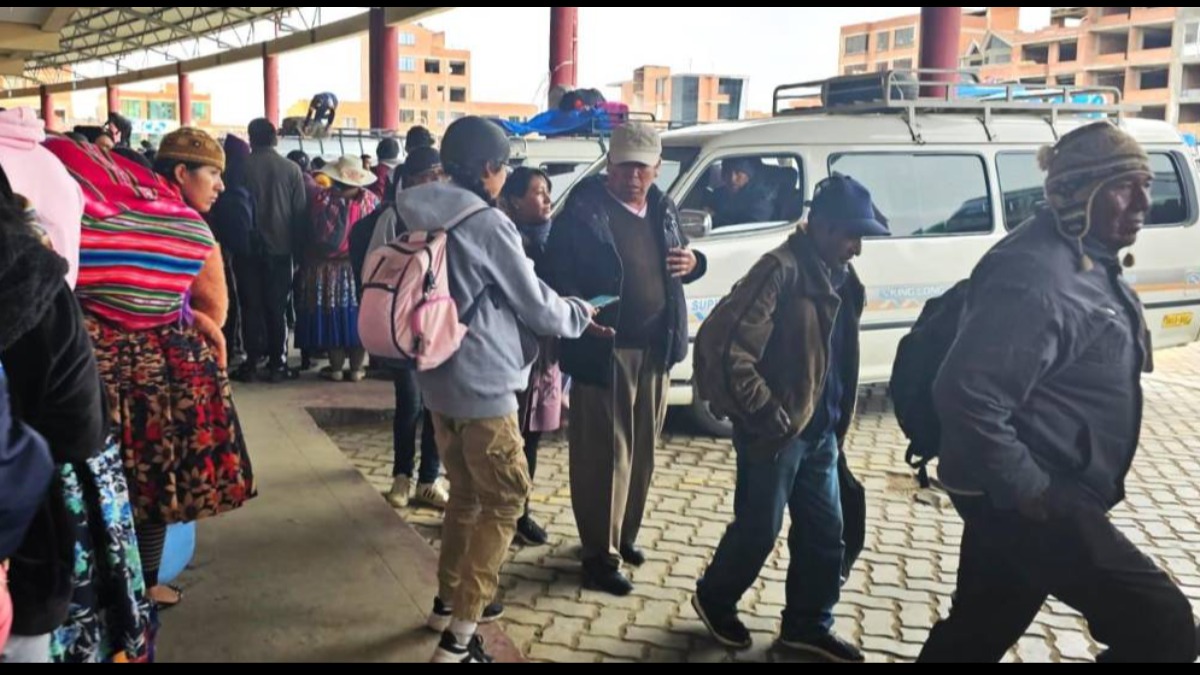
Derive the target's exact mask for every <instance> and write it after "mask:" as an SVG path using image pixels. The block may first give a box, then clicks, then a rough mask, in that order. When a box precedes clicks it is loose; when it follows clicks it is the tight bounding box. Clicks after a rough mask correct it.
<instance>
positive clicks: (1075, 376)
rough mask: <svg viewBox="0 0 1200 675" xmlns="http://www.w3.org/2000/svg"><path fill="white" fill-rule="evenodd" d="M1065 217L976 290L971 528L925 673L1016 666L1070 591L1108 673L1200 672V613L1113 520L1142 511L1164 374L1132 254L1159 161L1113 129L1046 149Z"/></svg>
mask: <svg viewBox="0 0 1200 675" xmlns="http://www.w3.org/2000/svg"><path fill="white" fill-rule="evenodd" d="M1040 160H1041V163H1042V166H1043V167H1044V168H1045V169H1046V170H1047V180H1046V198H1047V207H1046V208H1044V209H1042V210H1041V211H1040V212H1039V213H1038V214H1037V215H1036V216H1035V217H1034V218H1033V219H1032V220H1030V221H1029V222H1027V223H1025V224H1024V225H1022V226H1021V227H1020V228H1018V229H1017V230H1016V231H1015V232H1013V234H1012V235H1010V236H1009V237H1008V238H1007V239H1005V240H1004V241H1003V242H1002V243H1000V244H999V245H998V246H996V248H995V249H993V250H992V251H991V252H990V253H988V255H987V256H985V257H984V259H983V261H982V262H980V264H979V266H978V267H977V268H976V270H975V272H974V274H973V275H972V277H971V281H970V289H969V291H968V296H967V300H966V303H967V305H966V308H965V309H964V314H963V317H962V322H961V324H960V327H959V334H958V339H957V341H956V342H955V344H954V347H953V348H952V349H951V350H950V353H949V354H948V355H947V357H946V360H945V362H944V364H943V366H942V370H941V373H940V375H939V376H938V379H937V382H936V383H935V385H934V400H935V404H936V406H937V412H938V417H939V419H941V421H942V448H941V455H940V457H941V458H940V466H939V473H940V476H941V479H942V482H943V483H944V484H945V485H946V488H947V490H948V491H949V492H950V493H951V498H952V500H953V501H954V505H955V507H956V509H957V510H958V512H959V514H960V515H961V516H962V518H963V520H964V521H965V529H964V532H963V541H962V554H961V556H960V561H961V562H960V567H959V571H958V575H959V576H958V590H957V593H956V594H955V596H954V607H953V609H952V611H951V612H950V616H949V617H948V618H947V619H946V620H945V621H943V622H941V623H940V624H938V625H937V626H936V627H935V628H934V629H933V632H932V633H931V635H930V638H929V641H928V643H927V644H926V645H925V649H924V651H923V653H922V655H921V659H922V661H924V662H931V663H941V662H956V663H974V662H998V661H1000V659H1001V658H1003V656H1004V655H1005V653H1007V651H1008V650H1009V649H1011V648H1012V647H1013V646H1014V645H1015V644H1016V643H1017V641H1018V640H1019V639H1020V638H1021V636H1022V635H1023V634H1024V633H1025V631H1026V629H1027V628H1028V627H1029V625H1030V624H1031V623H1032V621H1033V619H1034V617H1035V616H1036V615H1037V613H1038V611H1039V610H1040V609H1041V607H1042V605H1043V604H1044V603H1045V601H1046V599H1047V598H1048V597H1050V596H1054V597H1055V598H1057V599H1058V600H1060V601H1062V602H1063V603H1065V604H1067V605H1069V606H1071V607H1072V608H1074V609H1075V610H1077V611H1079V612H1080V613H1081V614H1083V616H1084V618H1085V619H1086V620H1087V622H1088V625H1089V627H1090V628H1091V631H1092V636H1093V637H1094V638H1095V639H1096V641H1097V642H1100V643H1102V644H1104V645H1107V646H1108V648H1109V650H1108V651H1107V652H1105V654H1104V655H1103V656H1102V657H1101V660H1106V661H1113V662H1118V663H1126V662H1152V663H1163V662H1177V663H1191V662H1193V661H1194V660H1195V659H1196V626H1195V619H1194V618H1193V614H1192V607H1191V604H1190V603H1189V602H1188V599H1187V597H1186V596H1184V594H1183V593H1182V592H1181V591H1180V590H1179V588H1178V587H1177V586H1176V585H1175V584H1174V582H1173V581H1172V580H1171V578H1170V577H1169V576H1167V574H1166V573H1165V572H1164V571H1162V570H1161V569H1160V568H1158V567H1157V566H1156V565H1155V564H1154V562H1153V561H1151V560H1150V559H1149V558H1148V557H1146V556H1145V555H1143V554H1142V553H1141V552H1140V551H1138V549H1137V548H1136V547H1135V546H1134V545H1133V543H1131V542H1130V541H1129V540H1128V539H1126V538H1125V536H1124V535H1123V534H1122V533H1121V532H1120V531H1119V530H1118V529H1117V528H1116V527H1114V526H1113V524H1112V523H1111V522H1110V521H1109V519H1108V512H1109V511H1110V510H1112V509H1113V508H1114V507H1116V506H1117V505H1118V504H1120V503H1121V502H1122V501H1123V500H1124V498H1125V476H1126V474H1127V473H1128V471H1129V468H1130V465H1131V464H1132V462H1133V460H1134V455H1135V453H1136V451H1137V447H1138V439H1139V435H1140V432H1141V422H1142V387H1141V374H1142V372H1143V371H1144V370H1147V369H1148V367H1149V364H1150V343H1149V338H1148V332H1147V330H1146V321H1145V318H1144V317H1143V315H1142V306H1141V304H1140V302H1139V301H1138V298H1137V296H1136V295H1135V294H1134V292H1133V289H1132V288H1131V287H1130V286H1129V285H1128V284H1127V283H1126V281H1125V279H1124V278H1123V276H1122V265H1121V263H1120V262H1119V260H1118V256H1119V255H1120V254H1121V252H1122V251H1123V250H1125V249H1127V248H1129V247H1130V246H1132V245H1133V244H1134V243H1136V241H1137V237H1138V233H1139V232H1140V231H1141V229H1142V227H1143V225H1144V224H1145V222H1146V219H1147V217H1148V216H1149V212H1150V181H1151V178H1152V174H1151V172H1150V166H1149V159H1148V158H1147V156H1146V153H1145V151H1143V150H1142V148H1141V146H1140V145H1138V143H1137V141H1136V140H1134V139H1133V138H1132V137H1131V136H1129V135H1128V134H1127V133H1125V132H1124V131H1122V130H1121V129H1119V128H1118V127H1116V126H1114V125H1113V124H1111V123H1108V122H1101V123H1096V124H1090V125H1087V126H1084V127H1081V128H1079V129H1077V130H1075V131H1073V132H1071V133H1069V134H1067V135H1066V136H1064V137H1063V138H1062V140H1061V141H1059V143H1058V144H1057V145H1056V146H1055V147H1054V148H1052V149H1046V150H1044V151H1043V152H1042V153H1041V154H1040Z"/></svg>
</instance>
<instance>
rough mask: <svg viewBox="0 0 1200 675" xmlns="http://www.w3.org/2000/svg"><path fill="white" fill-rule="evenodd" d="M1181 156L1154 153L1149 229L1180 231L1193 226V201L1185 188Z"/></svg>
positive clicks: (1151, 165)
mask: <svg viewBox="0 0 1200 675" xmlns="http://www.w3.org/2000/svg"><path fill="white" fill-rule="evenodd" d="M1180 161H1186V160H1184V159H1182V158H1180V157H1179V156H1178V155H1175V154H1171V153H1165V152H1152V153H1150V169H1151V170H1152V171H1154V183H1153V185H1152V189H1151V193H1150V216H1149V218H1148V219H1147V221H1146V225H1147V226H1148V227H1179V226H1182V225H1187V224H1189V223H1191V222H1192V214H1191V200H1190V199H1189V198H1188V192H1187V191H1186V190H1184V188H1183V178H1182V177H1181V174H1180V171H1179V162H1180Z"/></svg>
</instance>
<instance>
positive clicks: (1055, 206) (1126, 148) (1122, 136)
mask: <svg viewBox="0 0 1200 675" xmlns="http://www.w3.org/2000/svg"><path fill="white" fill-rule="evenodd" d="M1038 164H1039V165H1041V167H1042V170H1044V171H1045V172H1046V173H1047V176H1046V200H1047V202H1048V203H1049V205H1050V210H1051V211H1052V212H1053V213H1054V216H1055V218H1056V220H1057V222H1058V229H1059V231H1060V232H1061V233H1062V234H1063V236H1065V237H1069V238H1071V239H1075V240H1078V242H1079V255H1080V260H1081V262H1080V265H1081V268H1082V269H1083V270H1089V269H1091V267H1092V261H1091V260H1090V259H1089V258H1088V257H1087V255H1086V254H1084V252H1083V240H1084V238H1085V237H1087V235H1088V233H1089V232H1090V231H1091V229H1092V209H1093V208H1094V206H1095V202H1096V197H1097V196H1098V195H1099V194H1100V191H1101V190H1103V189H1104V188H1105V187H1106V186H1108V185H1111V184H1112V183H1114V182H1116V181H1119V180H1124V179H1127V178H1130V177H1132V176H1148V177H1153V176H1154V172H1153V171H1151V170H1150V157H1149V155H1147V154H1146V151H1145V150H1144V149H1142V146H1141V144H1140V143H1138V142H1137V140H1135V139H1134V138H1133V136H1130V135H1129V134H1128V133H1126V132H1125V131H1123V130H1121V129H1120V128H1118V127H1117V126H1116V125H1115V124H1113V123H1112V122H1108V121H1105V122H1096V123H1094V124H1089V125H1087V126H1084V127H1080V128H1078V129H1076V130H1074V131H1072V132H1071V133H1069V134H1067V135H1065V136H1063V137H1062V138H1061V139H1059V141H1058V143H1057V144H1055V145H1054V147H1050V146H1046V147H1044V148H1042V149H1041V151H1039V152H1038Z"/></svg>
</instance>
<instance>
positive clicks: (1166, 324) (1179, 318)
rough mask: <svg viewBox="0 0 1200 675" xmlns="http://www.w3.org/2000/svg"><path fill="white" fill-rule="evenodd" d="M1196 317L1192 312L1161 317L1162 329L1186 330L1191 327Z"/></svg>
mask: <svg viewBox="0 0 1200 675" xmlns="http://www.w3.org/2000/svg"><path fill="white" fill-rule="evenodd" d="M1195 318H1196V315H1195V314H1194V313H1193V312H1180V313H1178V314H1168V315H1166V316H1164V317H1163V328H1187V327H1188V326H1191V325H1192V321H1194V320H1195Z"/></svg>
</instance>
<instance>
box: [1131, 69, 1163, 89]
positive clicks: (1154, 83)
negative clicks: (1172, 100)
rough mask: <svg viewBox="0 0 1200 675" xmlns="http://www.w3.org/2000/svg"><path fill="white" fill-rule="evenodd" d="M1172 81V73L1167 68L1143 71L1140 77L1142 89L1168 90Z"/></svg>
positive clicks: (1139, 86)
mask: <svg viewBox="0 0 1200 675" xmlns="http://www.w3.org/2000/svg"><path fill="white" fill-rule="evenodd" d="M1170 81H1171V71H1169V70H1167V69H1166V68H1160V69H1155V70H1143V71H1142V73H1141V76H1140V77H1139V82H1138V88H1140V89H1166V88H1167V87H1168V86H1169V84H1170Z"/></svg>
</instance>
